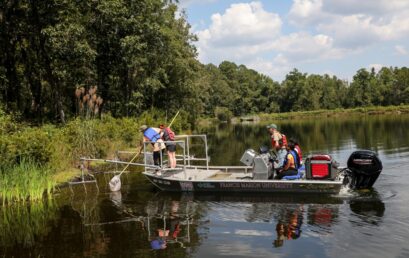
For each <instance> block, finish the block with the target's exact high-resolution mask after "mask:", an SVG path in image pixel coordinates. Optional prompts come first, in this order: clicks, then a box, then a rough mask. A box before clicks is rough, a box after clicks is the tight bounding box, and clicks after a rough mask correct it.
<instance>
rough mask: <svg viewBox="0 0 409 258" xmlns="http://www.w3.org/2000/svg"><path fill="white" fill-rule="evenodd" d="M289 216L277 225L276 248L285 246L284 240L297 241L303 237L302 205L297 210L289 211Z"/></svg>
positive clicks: (286, 215)
mask: <svg viewBox="0 0 409 258" xmlns="http://www.w3.org/2000/svg"><path fill="white" fill-rule="evenodd" d="M286 212H287V213H288V214H285V217H284V218H283V219H282V220H280V221H279V222H278V223H277V225H276V232H277V238H276V240H274V242H273V244H274V247H280V246H282V245H283V243H284V240H291V239H297V238H299V237H300V235H301V225H302V222H303V213H304V209H303V206H302V205H300V206H299V207H298V208H297V209H295V210H287V211H286Z"/></svg>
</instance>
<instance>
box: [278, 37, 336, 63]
mask: <svg viewBox="0 0 409 258" xmlns="http://www.w3.org/2000/svg"><path fill="white" fill-rule="evenodd" d="M333 41H334V40H333V39H332V38H331V37H329V36H327V35H324V34H318V35H315V36H312V35H310V34H309V33H306V32H297V33H291V34H290V35H287V36H282V37H280V38H279V39H278V40H276V41H274V42H273V43H272V49H274V50H277V51H281V52H282V53H285V55H286V56H287V58H289V59H290V61H297V62H300V61H301V62H308V61H313V60H318V59H328V58H330V59H332V58H339V57H341V56H342V55H343V54H344V51H343V50H342V49H338V48H334V46H333Z"/></svg>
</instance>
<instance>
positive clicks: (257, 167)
mask: <svg viewBox="0 0 409 258" xmlns="http://www.w3.org/2000/svg"><path fill="white" fill-rule="evenodd" d="M195 138H196V139H201V140H202V143H203V147H204V150H203V151H202V153H204V157H202V158H197V157H194V156H193V155H191V146H190V145H191V143H192V140H193V139H195ZM176 143H177V144H178V145H179V146H180V147H182V150H183V154H182V155H179V156H178V157H179V159H178V161H179V163H180V164H178V166H177V167H176V168H173V169H171V168H164V167H163V166H161V167H155V166H153V159H152V154H151V153H148V152H146V151H144V162H145V171H144V172H143V174H144V175H145V176H146V177H147V178H148V179H149V181H150V182H152V184H153V185H155V186H156V187H157V188H159V189H161V190H164V191H181V192H266V193H270V192H297V193H328V194H333V193H338V192H339V191H340V190H341V188H342V186H344V185H347V186H349V187H350V188H352V189H363V188H371V187H372V186H373V184H374V183H375V181H376V179H377V178H378V176H379V174H380V173H381V170H382V163H381V161H380V160H379V159H378V157H377V156H376V154H375V153H374V152H372V151H368V150H362V151H355V152H353V153H352V154H351V156H350V157H349V159H348V163H347V164H348V166H347V167H346V168H340V167H338V165H337V164H338V163H337V162H335V161H334V160H333V159H332V158H331V156H330V155H326V154H325V155H311V156H309V157H308V158H307V159H306V162H305V165H303V166H302V167H301V168H300V169H299V171H298V175H297V176H290V177H284V179H281V180H276V179H270V178H273V177H274V168H273V166H272V164H271V162H270V160H271V156H270V154H269V153H260V154H259V153H257V152H255V151H254V150H247V151H246V152H245V153H244V154H243V156H242V158H241V162H242V163H243V164H244V166H209V156H208V150H207V146H208V145H207V137H206V135H185V136H181V137H179V140H177V141H176ZM147 144H149V142H145V145H144V148H145V150H146V146H147ZM197 162H202V163H203V162H205V165H194V164H193V163H197Z"/></svg>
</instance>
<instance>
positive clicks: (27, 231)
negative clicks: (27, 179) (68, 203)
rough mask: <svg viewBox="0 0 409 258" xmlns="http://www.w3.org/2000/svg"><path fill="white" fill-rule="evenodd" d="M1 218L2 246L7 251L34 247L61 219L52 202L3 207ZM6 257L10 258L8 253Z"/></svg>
mask: <svg viewBox="0 0 409 258" xmlns="http://www.w3.org/2000/svg"><path fill="white" fill-rule="evenodd" d="M0 216H1V221H0V246H1V248H4V249H5V250H7V248H9V247H14V248H13V249H19V248H30V247H32V246H33V245H34V244H35V243H36V241H38V239H42V238H43V236H45V235H47V234H48V233H49V232H50V231H51V228H52V225H53V223H54V222H55V221H56V220H57V219H58V217H59V216H58V207H57V205H56V204H55V203H54V202H53V201H52V200H48V201H44V202H33V203H30V204H14V205H8V206H5V207H2V210H1V213H0ZM17 247H19V248H17ZM0 250H1V249H0ZM5 256H9V255H8V254H7V251H5ZM10 256H12V255H10Z"/></svg>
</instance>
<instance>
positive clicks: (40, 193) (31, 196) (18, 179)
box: [0, 159, 56, 205]
mask: <svg viewBox="0 0 409 258" xmlns="http://www.w3.org/2000/svg"><path fill="white" fill-rule="evenodd" d="M55 185H56V182H55V181H54V180H53V177H52V173H51V169H50V168H48V167H44V166H40V165H38V164H37V163H35V162H33V161H31V160H25V159H23V160H21V162H20V164H18V165H14V166H11V167H7V166H6V167H0V188H1V192H0V194H1V195H0V198H1V199H2V204H3V205H6V204H9V203H13V202H24V201H27V200H30V201H39V200H42V199H43V197H44V194H47V196H48V197H50V195H51V192H52V190H53V189H54V187H55Z"/></svg>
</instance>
